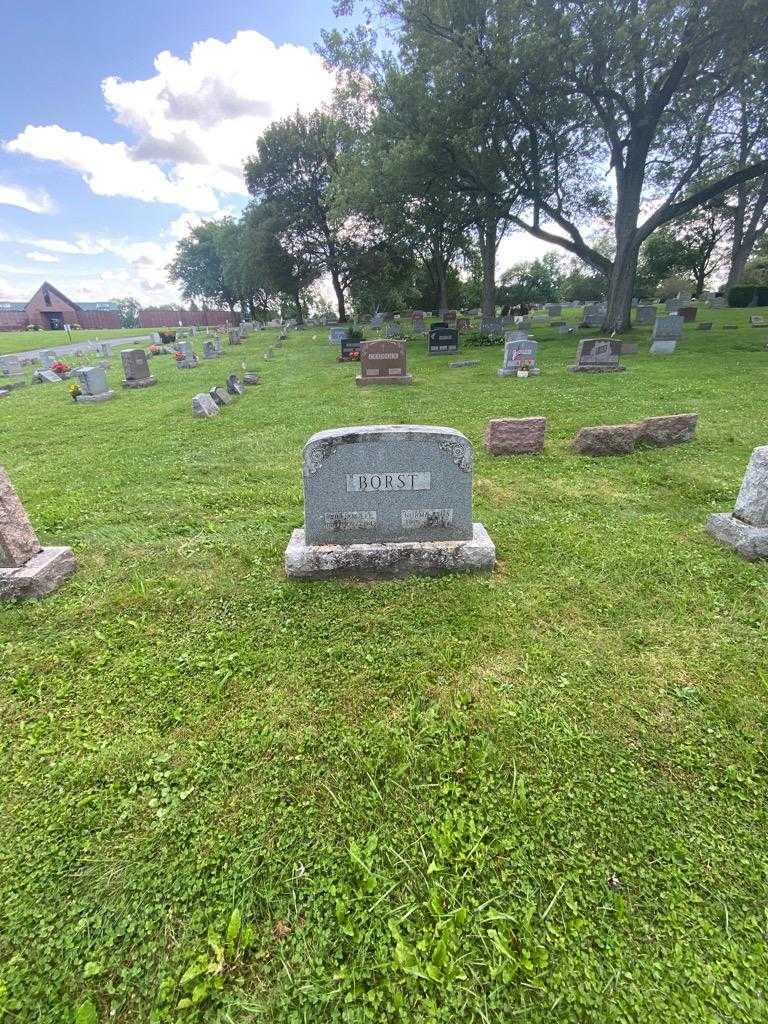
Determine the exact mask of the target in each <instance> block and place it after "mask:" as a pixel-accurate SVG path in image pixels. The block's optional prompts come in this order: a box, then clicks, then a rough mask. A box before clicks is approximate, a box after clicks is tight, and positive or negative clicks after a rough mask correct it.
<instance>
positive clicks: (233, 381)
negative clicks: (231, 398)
mask: <svg viewBox="0 0 768 1024" xmlns="http://www.w3.org/2000/svg"><path fill="white" fill-rule="evenodd" d="M227 393H228V394H230V395H242V393H243V385H242V384H241V383H240V380H239V379H238V376H237V374H236V373H230V375H229V376H228V377H227Z"/></svg>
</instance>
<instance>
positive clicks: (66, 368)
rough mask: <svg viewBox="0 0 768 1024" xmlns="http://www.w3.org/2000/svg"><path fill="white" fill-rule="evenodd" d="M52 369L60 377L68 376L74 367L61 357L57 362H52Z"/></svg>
mask: <svg viewBox="0 0 768 1024" xmlns="http://www.w3.org/2000/svg"><path fill="white" fill-rule="evenodd" d="M51 370H52V372H53V373H56V374H58V375H59V377H68V376H69V375H70V373H71V372H72V367H71V366H70V365H69V363H65V362H64V361H63V360H61V359H57V360H56V362H55V363H51Z"/></svg>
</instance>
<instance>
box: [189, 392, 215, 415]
mask: <svg viewBox="0 0 768 1024" xmlns="http://www.w3.org/2000/svg"><path fill="white" fill-rule="evenodd" d="M192 415H193V416H195V417H196V418H198V419H201V418H207V417H209V416H218V415H219V407H218V405H217V404H216V402H214V400H213V399H212V398H211V396H210V395H207V394H206V393H205V392H204V391H203V392H201V393H200V394H199V395H195V397H194V398H193V399H192Z"/></svg>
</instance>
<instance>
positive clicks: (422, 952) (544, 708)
mask: <svg viewBox="0 0 768 1024" xmlns="http://www.w3.org/2000/svg"><path fill="white" fill-rule="evenodd" d="M713 318H717V319H718V321H719V322H721V323H727V322H744V321H745V320H746V313H745V311H724V313H722V314H715V317H713ZM535 333H536V335H537V337H539V339H540V340H541V341H542V344H541V346H540V359H539V362H540V365H541V367H542V374H541V376H540V377H538V378H535V379H529V380H528V381H515V380H502V379H498V378H497V377H496V369H497V368H498V366H499V365H500V363H501V351H500V350H499V349H491V350H472V351H470V350H465V351H464V352H463V353H462V354H463V355H464V356H466V357H475V356H477V358H479V359H480V360H481V365H480V366H478V367H474V368H465V369H455V370H451V369H449V368H448V362H449V359H448V358H443V357H433V358H430V357H427V356H426V355H425V354H424V342H423V341H416V342H413V343H411V346H410V348H409V353H408V366H409V370H410V371H411V372H412V373H413V375H414V384H413V386H412V387H409V388H393V389H387V388H381V389H375V388H371V389H364V390H360V389H357V388H355V386H354V382H353V379H354V376H355V373H356V367H355V366H354V365H350V364H347V365H338V364H336V362H335V356H336V350H335V349H334V348H333V347H331V346H329V345H328V343H327V340H326V337H327V335H326V332H324V331H322V332H321V331H318V332H317V334H316V337H314V338H313V334H312V332H306V333H303V334H300V335H294V336H292V337H291V338H290V340H289V341H288V342H287V343H286V346H285V348H284V349H283V350H282V351H278V352H277V353H276V358H275V359H274V361H272V362H265V361H263V359H262V358H261V355H262V353H263V351H264V349H265V347H266V345H267V344H268V343H269V342H270V341H271V340H272V339H273V337H274V334H272V333H264V334H259V335H254V336H251V337H250V338H249V339H248V341H247V342H246V344H245V345H244V346H242V347H239V348H234V349H233V348H227V349H226V353H225V357H224V358H222V359H220V360H218V361H210V362H203V363H202V364H201V367H200V368H199V369H197V370H194V371H188V372H180V371H178V370H176V369H175V368H174V366H173V365H172V363H171V360H170V358H158V359H156V360H154V361H153V363H152V366H153V372H155V373H156V374H157V377H158V381H159V383H158V385H157V386H156V387H154V388H151V389H149V390H146V391H139V392H131V393H126V392H120V394H119V396H118V398H117V399H116V400H115V401H114V402H111V403H107V404H104V405H96V406H81V407H77V406H75V405H74V404H73V403H71V402H70V401H69V399H68V397H67V394H66V390H65V385H62V386H61V388H58V387H57V386H55V385H45V386H42V387H27V388H26V389H24V390H23V391H20V392H16V393H14V394H12V395H11V396H10V397H9V398H7V399H5V400H3V401H2V402H1V403H0V463H2V464H4V465H5V466H6V467H7V469H8V471H9V472H10V474H11V477H12V479H13V480H14V482H15V484H16V486H17V489H18V491H19V493H20V495H21V496H22V498H23V500H24V501H25V502H26V505H27V507H28V510H29V513H30V515H31V517H32V520H33V522H34V523H35V525H36V527H37V528H38V530H39V533H40V535H41V538H42V540H43V541H44V542H46V543H57V544H65V543H66V544H70V545H72V546H73V547H74V548H75V550H76V553H77V556H78V559H79V562H80V569H79V572H78V574H77V576H76V577H75V578H74V580H73V581H72V582H71V583H69V584H68V585H67V586H66V587H65V589H63V590H62V591H60V592H59V593H58V594H57V595H55V596H53V597H52V598H49V599H47V600H46V601H45V602H43V603H37V604H27V605H24V606H14V607H6V608H3V609H2V610H0V654H1V660H0V692H1V696H2V710H3V721H4V728H3V730H2V739H1V741H0V742H2V756H1V760H0V764H1V765H2V767H1V768H0V794H2V796H1V797H0V799H2V804H3V807H2V810H3V812H4V813H3V814H2V817H0V849H1V850H2V856H0V891H1V892H2V906H3V921H2V925H1V926H0V928H1V929H2V947H1V949H0V953H1V955H0V963H1V964H2V966H1V967H0V981H1V982H2V986H3V987H2V989H1V991H2V993H3V995H2V999H3V1000H4V1004H5V1007H6V1010H7V1014H8V1020H10V1021H14V1022H16V1021H19V1022H21V1021H24V1022H28V1021H33V1022H46V1024H47V1022H56V1024H59V1022H65V1021H66V1022H71V1021H73V1020H76V1021H77V1024H91V1022H93V1021H98V1022H106V1021H119V1022H121V1024H122V1022H126V1024H127V1022H130V1024H134V1022H146V1021H153V1022H166V1021H167V1022H170V1021H206V1022H207V1021H215V1020H221V1021H229V1022H238V1024H239V1022H245V1021H271V1022H281V1024H282V1022H289V1024H298V1022H302V1024H303V1022H327V1021H345V1022H350V1024H351V1022H355V1024H357V1022H363V1021H372V1022H373V1021H376V1022H379V1021H408V1022H418V1024H421V1022H441V1024H443V1022H445V1024H447V1022H451V1024H454V1022H457V1021H473V1022H474V1021H477V1022H507V1021H511V1020H518V1019H519V1020H525V1021H533V1022H537V1024H538V1022H541V1024H544V1022H547V1024H550V1022H553V1021H568V1022H586V1021H589V1022H593V1021H594V1022H619V1021H633V1022H634V1021H637V1022H644V1024H647V1022H649V1021H653V1022H659V1024H661V1022H664V1024H667V1022H669V1021H672V1020H674V1021H685V1022H696V1024H701V1022H712V1024H714V1022H725V1021H728V1022H732V1021H740V1022H742V1021H743V1022H747V1021H750V1022H754V1021H761V1020H766V1019H768V1010H766V1002H765V978H766V971H767V970H768V956H767V955H766V933H767V932H768V919H767V917H766V897H768V886H767V884H766V878H767V871H768V849H767V846H766V834H768V833H767V828H768V815H767V814H766V777H767V775H768V771H767V768H768V766H767V762H766V730H767V728H768V643H767V642H766V613H767V612H768V586H767V584H768V566H766V565H750V564H747V563H745V562H743V561H741V560H740V559H739V558H738V557H736V556H735V555H733V554H732V553H730V552H729V551H727V550H725V549H723V548H720V547H718V546H717V545H716V544H715V543H714V542H712V541H711V540H710V539H709V538H708V537H707V535H706V534H705V533H704V524H705V522H706V519H707V516H708V515H709V514H710V513H711V512H713V511H716V510H725V509H730V508H731V507H732V506H733V502H734V499H735V496H736V493H737V490H738V487H739V483H740V481H741V477H742V474H743V472H744V469H745V467H746V464H747V460H748V457H749V454H750V452H751V450H752V448H753V447H755V446H756V445H758V444H764V443H766V442H768V416H767V413H766V394H768V352H766V351H764V350H763V345H764V343H765V335H766V332H765V331H758V330H751V329H749V328H744V329H743V330H740V331H734V332H725V331H721V330H716V331H713V332H712V333H710V334H705V333H696V332H695V331H694V330H692V329H691V328H690V327H686V329H685V333H684V340H683V341H682V343H681V345H680V346H679V348H678V353H677V354H676V355H675V356H673V357H656V358H651V357H649V356H648V355H647V347H648V346H647V337H648V331H647V330H643V331H635V332H634V334H635V335H636V336H637V338H638V340H640V341H641V343H642V346H641V347H642V349H643V352H644V354H641V355H639V356H630V357H625V359H624V361H625V363H626V365H627V366H628V367H630V370H629V372H627V373H625V374H606V375H597V376H593V375H586V374H570V373H568V372H567V370H566V367H567V365H568V364H569V363H570V362H572V361H573V355H574V352H575V348H576V343H577V339H576V337H575V336H573V335H572V336H570V337H567V338H562V337H561V336H556V335H554V334H553V333H551V332H549V331H547V330H546V329H541V328H539V329H537V330H536V331H535ZM586 333H587V332H582V333H581V334H580V335H579V336H580V337H584V336H585V334H586ZM244 358H245V359H246V360H247V362H248V363H249V367H253V368H256V369H259V370H260V371H261V372H262V373H263V376H264V383H263V385H262V386H261V387H257V388H252V389H249V390H248V392H247V394H246V395H245V396H244V397H243V398H242V399H240V400H239V401H238V402H237V403H236V404H235V405H233V406H232V407H230V408H227V409H225V410H223V411H222V414H221V415H220V416H219V417H218V418H216V419H214V420H211V421H201V420H193V419H192V418H191V415H190V399H191V397H192V395H193V394H194V393H195V392H197V391H199V390H203V389H204V388H208V387H210V386H211V385H213V384H215V383H217V382H223V380H224V379H225V376H226V374H227V373H228V372H232V371H233V370H238V369H239V367H240V363H241V361H242V360H243V359H244ZM109 376H110V380H111V381H112V383H113V384H114V386H115V387H117V388H119V378H120V372H119V361H117V360H116V361H115V363H114V364H113V368H112V370H111V371H110V374H109ZM689 411H697V412H699V413H700V416H701V420H700V425H699V430H698V434H697V437H696V440H695V441H694V442H693V443H692V444H689V445H685V446H680V447H677V448H670V449H666V450H660V451H647V450H646V451H638V452H637V453H636V454H634V455H632V456H630V457H626V458H614V459H602V460H594V459H589V458H583V457H577V456H574V455H571V454H570V452H569V450H568V444H569V441H570V439H571V437H572V435H573V434H574V433H575V431H576V430H577V429H578V428H579V427H580V426H583V425H587V424H601V423H620V422H625V421H628V420H635V419H638V418H640V417H644V416H648V415H655V414H663V413H673V412H689ZM537 414H544V415H547V416H548V417H549V431H548V436H547V443H546V451H545V453H544V454H543V455H541V456H536V457H528V458H517V459H512V458H506V459H495V460H494V459H492V458H490V457H489V456H488V455H487V454H486V453H485V452H484V450H483V448H482V443H481V440H482V434H483V430H484V426H485V424H486V422H487V420H488V419H490V418H492V417H498V416H526V415H537ZM387 422H416V423H431V424H447V425H450V426H453V427H456V428H458V429H459V430H461V431H463V432H464V433H465V434H466V435H467V436H468V437H469V438H470V440H471V441H472V442H473V444H474V445H475V451H476V464H475V474H474V494H475V518H476V519H477V520H479V521H481V522H483V523H484V524H485V525H486V527H487V529H488V531H489V533H490V534H491V536H492V538H493V539H494V541H495V542H496V545H497V554H498V566H497V569H496V571H495V572H494V573H493V575H491V576H475V577H472V576H470V577H459V576H453V577H444V578H441V579H410V580H407V581H402V582H392V583H377V584H358V583H349V582H345V583H312V584H309V583H308V584H297V583H289V582H288V581H287V580H286V579H285V578H284V576H283V573H282V556H283V550H284V548H285V545H286V543H287V540H288V537H289V536H290V532H291V530H292V529H293V528H294V527H296V526H297V525H300V524H301V522H302V491H301V477H300V457H301V450H302V446H303V444H304V443H305V441H306V440H307V438H308V437H309V436H310V435H311V434H312V433H313V432H314V431H316V430H320V429H323V428H326V427H333V426H340V425H346V424H364V423H387Z"/></svg>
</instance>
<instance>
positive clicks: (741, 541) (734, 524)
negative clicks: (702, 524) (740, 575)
mask: <svg viewBox="0 0 768 1024" xmlns="http://www.w3.org/2000/svg"><path fill="white" fill-rule="evenodd" d="M707 533H709V534H710V536H712V537H714V538H715V540H716V541H719V542H720V544H724V545H725V546H726V547H729V548H731V549H732V550H733V551H735V552H736V553H737V554H738V555H741V557H742V558H745V559H746V560H747V561H748V562H757V561H758V560H760V559H763V558H768V526H750V525H749V523H745V522H742V520H741V519H737V518H736V516H734V515H731V513H730V512H718V513H716V514H715V515H712V516H710V517H709V521H708V522H707Z"/></svg>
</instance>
